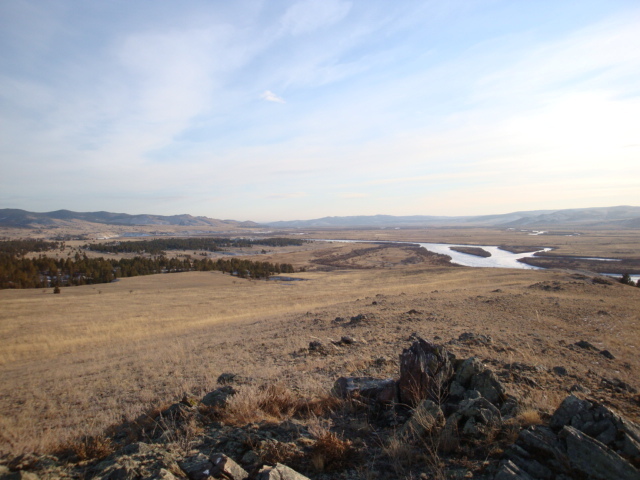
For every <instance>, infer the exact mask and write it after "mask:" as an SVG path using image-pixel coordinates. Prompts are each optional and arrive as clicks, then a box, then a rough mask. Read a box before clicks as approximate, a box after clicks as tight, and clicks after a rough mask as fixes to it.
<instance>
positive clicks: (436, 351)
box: [398, 338, 453, 407]
mask: <svg viewBox="0 0 640 480" xmlns="http://www.w3.org/2000/svg"><path fill="white" fill-rule="evenodd" d="M452 376H453V365H452V364H451V360H450V359H449V354H448V352H447V350H446V349H445V348H444V347H443V346H442V345H436V344H433V343H429V342H427V341H426V340H424V339H422V338H418V339H417V340H416V341H415V342H414V343H413V345H411V347H409V348H407V349H405V350H404V351H403V352H402V354H401V355H400V379H399V380H398V391H399V397H400V402H402V403H404V404H406V405H409V406H411V407H415V406H417V405H418V404H419V403H420V402H421V401H422V400H424V399H425V398H429V399H430V400H433V401H435V402H440V401H441V400H442V398H443V396H444V393H445V390H446V389H447V388H448V383H449V381H450V380H451V377H452Z"/></svg>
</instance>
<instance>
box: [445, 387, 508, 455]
mask: <svg viewBox="0 0 640 480" xmlns="http://www.w3.org/2000/svg"><path fill="white" fill-rule="evenodd" d="M501 426H502V417H501V416H500V411H499V410H498V409H497V408H496V406H495V405H493V404H492V403H491V402H489V400H487V399H486V398H484V397H482V396H481V395H480V392H478V391H476V390H471V391H468V392H467V393H466V398H465V399H464V400H463V401H462V402H460V404H459V407H458V410H457V411H456V412H454V413H453V414H451V415H450V416H449V418H447V421H446V424H445V426H444V429H443V431H442V435H441V437H442V438H443V439H445V442H446V443H450V445H446V444H445V445H441V448H442V449H443V450H444V451H451V450H453V449H454V448H452V445H454V444H455V442H451V439H455V438H456V437H458V438H459V439H460V440H461V441H462V440H464V439H465V437H468V438H469V439H484V438H486V437H488V436H489V435H490V434H492V433H493V432H495V431H496V430H498V429H499V428H500V427H501ZM460 434H461V435H460Z"/></svg>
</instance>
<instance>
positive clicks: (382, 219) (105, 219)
mask: <svg viewBox="0 0 640 480" xmlns="http://www.w3.org/2000/svg"><path fill="white" fill-rule="evenodd" d="M77 222H91V223H97V224H104V225H124V226H136V225H137V226H153V225H176V226H185V227H199V226H200V227H201V226H209V227H222V228H225V227H227V228H238V227H246V228H250V227H260V226H269V227H271V228H366V227H372V228H396V227H405V228H407V227H415V228H417V227H500V228H527V229H543V228H574V227H597V228H605V227H609V228H634V229H635V228H640V207H630V206H619V207H599V208H577V209H564V210H533V211H528V212H513V213H505V214H501V215H481V216H461V217H439V216H429V215H412V216H393V215H369V216H351V217H324V218H318V219H314V220H293V221H285V222H270V223H267V224H263V225H260V224H258V223H255V222H238V221H235V220H216V219H213V218H208V217H194V216H192V215H171V216H164V215H129V214H126V213H110V212H72V211H70V210H57V211H55V212H47V213H35V212H28V211H26V210H18V209H9V208H5V209H0V226H3V227H21V228H41V227H55V226H63V225H70V224H73V223H77Z"/></svg>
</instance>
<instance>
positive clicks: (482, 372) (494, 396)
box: [451, 357, 507, 407]
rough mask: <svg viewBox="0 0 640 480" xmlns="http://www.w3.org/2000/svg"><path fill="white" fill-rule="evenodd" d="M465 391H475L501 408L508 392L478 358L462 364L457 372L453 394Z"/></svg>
mask: <svg viewBox="0 0 640 480" xmlns="http://www.w3.org/2000/svg"><path fill="white" fill-rule="evenodd" d="M464 390H475V391H478V392H479V393H480V395H481V396H482V397H484V398H486V399H487V400H489V401H490V402H491V403H492V404H494V405H496V406H498V407H499V406H500V405H502V404H503V403H504V401H505V400H506V398H507V396H506V391H505V388H504V386H503V385H502V383H501V382H500V381H499V380H498V377H496V375H495V373H493V371H491V370H490V369H488V368H487V367H485V366H484V365H483V364H482V362H480V361H479V360H478V359H477V358H475V357H471V358H468V359H466V360H465V361H463V362H462V364H461V365H460V366H459V367H458V369H457V370H456V375H455V378H454V382H453V383H452V384H451V392H452V394H454V395H456V394H457V395H459V396H462V395H460V393H461V392H464Z"/></svg>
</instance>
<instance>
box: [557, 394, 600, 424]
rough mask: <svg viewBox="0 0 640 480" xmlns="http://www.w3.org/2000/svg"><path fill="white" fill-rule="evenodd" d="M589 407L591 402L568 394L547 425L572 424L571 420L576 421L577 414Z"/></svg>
mask: <svg viewBox="0 0 640 480" xmlns="http://www.w3.org/2000/svg"><path fill="white" fill-rule="evenodd" d="M591 407H592V405H591V403H589V402H587V401H586V400H580V399H579V398H578V397H575V396H573V395H569V396H568V397H567V398H565V399H564V400H563V401H562V403H561V404H560V406H559V407H558V409H557V410H556V411H555V412H554V414H553V416H552V417H551V420H549V426H550V427H551V428H562V427H563V426H565V425H574V423H573V422H574V421H578V420H577V419H578V418H579V415H580V414H581V413H583V412H586V411H588V410H589V409H590V408H591ZM574 419H575V420H574ZM574 426H575V425H574Z"/></svg>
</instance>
